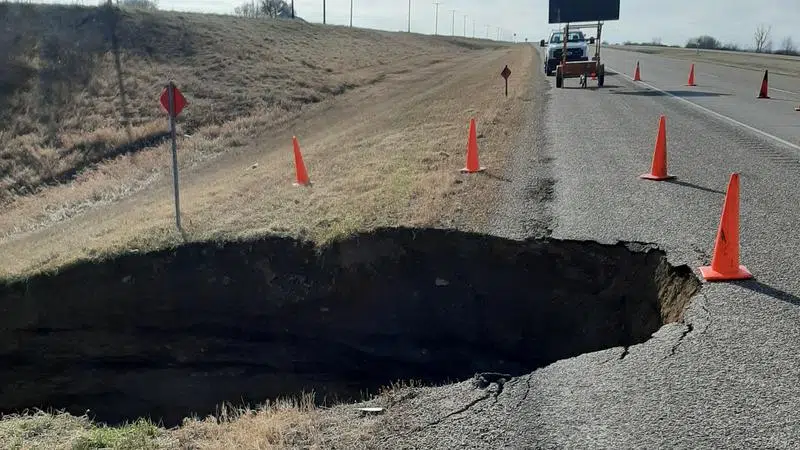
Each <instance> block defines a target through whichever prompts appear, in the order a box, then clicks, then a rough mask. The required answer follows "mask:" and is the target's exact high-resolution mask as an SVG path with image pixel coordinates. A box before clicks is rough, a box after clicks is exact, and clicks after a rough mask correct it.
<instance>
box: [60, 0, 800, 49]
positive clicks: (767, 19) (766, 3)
mask: <svg viewBox="0 0 800 450" xmlns="http://www.w3.org/2000/svg"><path fill="white" fill-rule="evenodd" d="M54 1H59V0H54ZM60 1H75V0H60ZM78 1H81V2H89V3H95V4H96V2H95V1H94V0H78ZM242 1H243V0H158V4H159V6H160V7H162V8H164V9H175V10H190V11H206V12H217V13H229V12H232V11H233V8H234V7H235V6H237V4H239V3H241V2H242ZM256 1H257V0H256ZM287 1H290V0H287ZM325 1H326V3H327V11H328V13H327V19H328V22H329V23H335V24H342V25H345V24H347V23H348V22H349V15H350V0H325ZM434 1H435V0H411V4H412V9H411V30H412V31H414V32H418V33H431V34H432V33H433V32H434V24H435V22H434V5H433V3H434ZM436 1H440V2H441V5H440V6H439V33H440V34H450V33H451V30H452V24H453V16H452V13H451V10H453V9H455V10H457V12H456V13H455V14H456V15H455V31H456V34H461V35H463V34H464V15H465V14H466V15H467V30H466V31H467V35H469V36H472V26H473V20H474V21H475V34H476V35H477V36H479V37H486V34H487V28H486V27H487V25H488V26H489V36H490V37H492V38H496V37H497V27H501V29H502V30H504V31H503V32H502V33H503V34H504V36H505V38H506V39H508V40H511V35H512V33H517V35H518V36H519V39H520V40H521V39H524V38H526V37H527V38H529V39H530V40H531V41H537V40H539V39H542V38H544V37H546V35H547V34H548V32H549V30H550V29H551V26H550V25H549V24H548V23H547V17H548V12H547V9H548V5H549V0H436ZM322 2H323V0H295V9H296V10H297V13H298V15H300V16H301V17H303V18H304V19H306V20H309V21H312V22H322ZM353 4H354V13H353V16H354V19H353V22H354V25H355V26H360V27H368V28H378V29H384V30H392V31H399V30H406V29H407V26H408V0H353ZM759 24H766V25H772V40H773V47H774V48H778V47H779V46H780V43H781V41H782V40H783V39H784V38H785V37H787V36H792V38H793V40H794V41H795V43H796V45H797V46H798V47H800V0H621V7H620V19H619V20H618V21H611V22H607V23H606V25H605V28H604V34H605V35H604V37H603V38H604V39H603V40H608V41H609V42H612V43H613V42H622V41H626V40H631V41H637V42H641V41H647V42H650V41H652V39H653V38H661V40H662V41H663V43H665V44H680V45H684V44H686V41H687V40H688V39H689V38H691V37H696V36H699V35H701V34H708V35H711V36H714V37H715V38H717V39H719V40H720V41H722V42H723V43H736V44H739V45H740V46H745V47H746V46H752V45H753V33H754V31H755V30H756V28H757V27H758V25H759Z"/></svg>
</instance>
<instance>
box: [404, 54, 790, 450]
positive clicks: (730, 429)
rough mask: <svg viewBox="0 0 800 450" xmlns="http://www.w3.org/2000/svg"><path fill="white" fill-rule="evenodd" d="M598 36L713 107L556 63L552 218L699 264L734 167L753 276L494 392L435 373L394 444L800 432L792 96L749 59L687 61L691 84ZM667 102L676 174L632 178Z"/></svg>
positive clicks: (764, 440) (588, 235) (722, 444)
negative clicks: (614, 342) (767, 95)
mask: <svg viewBox="0 0 800 450" xmlns="http://www.w3.org/2000/svg"><path fill="white" fill-rule="evenodd" d="M606 53H607V54H604V56H605V57H606V62H607V64H608V65H609V66H610V67H612V68H615V69H618V70H619V71H621V72H627V73H628V74H630V75H631V76H632V74H633V68H634V67H635V61H636V60H637V59H638V60H640V61H641V64H642V70H643V76H644V79H645V80H646V82H647V83H649V84H651V85H653V86H655V87H658V88H660V89H664V90H670V91H687V92H688V91H691V92H692V93H690V94H680V93H677V92H676V95H679V96H681V97H683V98H685V99H686V100H688V101H691V102H696V103H697V104H699V105H700V106H702V107H703V108H706V109H705V110H704V109H700V108H698V107H696V106H694V105H693V104H689V103H687V102H686V101H684V100H681V99H678V98H675V97H672V96H668V95H655V94H653V93H652V91H651V90H650V89H649V88H647V87H646V86H643V85H641V84H639V83H633V82H632V81H631V80H630V79H628V78H626V77H625V76H624V75H623V74H620V73H617V74H610V75H609V76H608V78H607V79H606V87H605V88H603V89H596V88H592V84H591V82H590V88H589V89H580V88H578V87H577V85H578V83H577V80H574V79H572V80H567V81H566V87H567V88H566V89H555V88H553V87H552V86H553V85H554V78H549V79H548V82H549V83H550V84H551V87H550V89H547V94H546V95H547V96H548V103H547V106H546V108H545V111H544V112H543V114H544V115H545V117H546V118H545V119H544V120H543V121H542V124H541V129H540V130H538V131H537V132H539V133H541V135H540V136H539V137H538V139H537V142H538V143H539V144H542V143H545V144H546V145H547V147H548V152H549V155H550V157H551V158H552V165H551V166H550V169H549V170H550V172H551V173H549V174H547V176H548V177H552V178H553V179H554V180H555V184H554V186H553V194H552V203H551V208H550V209H551V211H550V212H549V214H550V215H551V227H552V232H553V236H554V237H558V238H571V239H587V240H597V241H601V242H616V241H617V240H630V241H645V242H654V243H657V244H658V245H659V246H661V247H662V248H663V249H665V250H666V251H667V252H668V254H669V258H670V260H671V262H672V263H673V264H687V265H689V266H691V267H693V268H696V267H698V266H699V265H701V264H708V263H709V262H710V255H711V252H712V249H713V245H714V238H715V234H716V230H717V226H718V223H719V216H720V213H721V210H722V204H723V200H724V191H725V189H726V187H727V183H728V180H729V178H730V175H731V173H732V172H738V173H740V175H741V239H742V245H741V262H742V263H743V264H744V265H746V266H747V267H748V268H749V269H750V270H751V271H752V272H753V274H754V275H755V277H756V280H753V281H748V282H736V283H719V284H704V285H703V287H702V289H701V292H700V293H699V294H698V295H697V296H696V297H695V298H694V300H693V302H692V304H691V305H690V307H689V309H688V311H687V315H686V319H685V322H686V323H681V324H670V325H666V326H664V327H662V328H661V329H660V330H659V331H658V332H657V333H655V334H654V336H653V338H652V339H650V340H649V341H647V342H645V343H643V344H640V345H636V346H632V347H630V348H629V349H628V352H627V353H625V349H623V348H613V349H608V350H605V351H600V352H595V353H590V354H585V355H581V356H579V357H576V358H571V359H567V360H562V361H559V362H556V363H554V364H552V365H550V366H548V367H545V368H543V369H540V370H537V371H536V372H534V373H532V374H530V375H529V376H525V377H520V378H516V379H513V380H511V381H509V382H507V383H505V385H504V389H503V391H502V393H501V394H499V395H497V396H496V397H495V396H494V395H490V394H487V393H486V392H485V391H482V390H479V389H475V388H474V387H473V386H472V385H471V384H470V383H469V382H464V383H459V384H454V385H450V386H445V387H440V388H435V389H430V390H428V391H426V392H425V393H423V395H420V396H418V398H417V399H415V400H414V401H413V402H412V403H410V404H409V405H408V406H407V407H408V408H409V411H410V412H411V411H413V414H410V416H411V417H417V418H418V419H417V420H416V421H414V420H412V422H415V423H404V424H403V427H411V428H413V429H414V433H412V434H410V435H407V436H405V437H404V438H403V439H402V444H401V446H402V447H403V448H433V447H436V448H493V449H494V448H575V449H588V448H609V449H612V448H613V449H623V448H648V449H652V448H671V449H674V448H681V449H683V448H685V449H695V448H742V449H753V448H798V446H800V350H798V347H800V275H799V273H800V236H799V235H798V233H797V231H798V228H800V178H799V177H800V151H798V148H795V147H793V146H792V142H793V143H795V144H796V143H798V140H797V139H798V137H799V136H800V132H799V131H798V128H797V125H800V113H797V112H794V111H793V108H791V109H790V108H788V106H789V105H788V104H787V103H788V102H783V101H780V100H773V101H768V100H767V101H760V100H756V99H755V93H757V90H758V83H759V82H760V78H759V76H758V74H756V73H749V72H748V71H746V70H743V71H741V72H739V71H736V70H735V69H731V68H727V67H725V68H723V67H715V66H711V65H709V64H698V65H697V66H696V71H697V72H696V76H697V82H698V84H700V86H698V87H695V88H687V87H683V86H682V84H685V82H686V80H685V77H686V75H687V74H688V66H687V65H686V64H685V62H675V61H673V60H667V59H659V58H658V57H656V56H652V55H638V54H633V53H626V52H622V51H608V52H606ZM732 70H733V71H732ZM726 74H732V75H730V76H728V75H726ZM710 75H716V76H718V77H719V78H713V80H714V81H712V77H711V76H710ZM775 78H779V77H775ZM771 81H772V82H773V83H774V84H776V85H779V86H781V88H786V90H787V91H788V90H794V91H795V92H798V91H800V89H798V88H797V87H792V85H791V84H789V80H780V79H779V80H771ZM595 86H596V85H595ZM701 92H725V93H728V94H729V95H719V96H713V95H700V94H699V93H701ZM776 97H778V96H777V95H776ZM661 114H664V115H665V116H666V117H667V146H668V159H669V171H670V173H671V174H673V175H676V176H677V177H678V178H677V180H676V182H673V183H669V182H652V181H644V180H641V179H639V175H640V174H642V173H645V172H648V171H649V168H650V163H651V159H652V152H653V146H654V143H655V135H656V129H657V123H658V117H659V115H661ZM720 114H721V115H724V116H729V117H730V118H731V119H733V120H735V121H738V122H743V123H744V125H746V126H742V125H738V124H736V122H733V121H731V120H729V119H726V118H723V117H721V116H720ZM778 124H780V126H779V125H778ZM748 127H749V128H748ZM758 130H760V132H759V131H758ZM763 133H768V134H774V135H775V137H776V138H778V139H779V140H776V139H774V138H770V137H767V136H765V135H764V134H763ZM780 140H783V141H787V143H785V144H782V143H780ZM539 150H541V149H539ZM528 151H529V150H528ZM535 153H536V154H537V156H536V157H537V158H542V157H544V156H543V155H542V154H541V152H540V151H537V152H535ZM531 176H541V174H538V175H531ZM695 272H696V273H697V271H696V270H695ZM698 275H699V274H698ZM445 413H446V414H445ZM430 417H441V419H438V420H436V421H429V420H428V419H427V418H430ZM416 422H418V423H416ZM434 443H435V444H434Z"/></svg>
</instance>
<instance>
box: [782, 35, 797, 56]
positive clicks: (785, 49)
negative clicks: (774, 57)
mask: <svg viewBox="0 0 800 450" xmlns="http://www.w3.org/2000/svg"><path fill="white" fill-rule="evenodd" d="M781 52H782V53H783V54H785V55H794V54H795V48H794V41H792V37H791V36H786V37H785V38H783V41H782V42H781Z"/></svg>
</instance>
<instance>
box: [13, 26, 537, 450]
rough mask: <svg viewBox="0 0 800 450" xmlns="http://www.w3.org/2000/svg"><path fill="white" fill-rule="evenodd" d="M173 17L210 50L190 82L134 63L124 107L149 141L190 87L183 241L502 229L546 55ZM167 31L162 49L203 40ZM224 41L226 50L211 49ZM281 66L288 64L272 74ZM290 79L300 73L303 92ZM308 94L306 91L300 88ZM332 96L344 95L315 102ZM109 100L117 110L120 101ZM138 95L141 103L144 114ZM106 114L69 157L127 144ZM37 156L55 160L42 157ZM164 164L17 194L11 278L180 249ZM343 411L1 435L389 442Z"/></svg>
mask: <svg viewBox="0 0 800 450" xmlns="http://www.w3.org/2000/svg"><path fill="white" fill-rule="evenodd" d="M137 14H139V13H137ZM171 16H172V17H184V20H185V21H192V20H193V21H199V22H200V23H202V24H203V26H202V27H194V28H193V29H195V30H196V33H201V34H202V36H204V37H203V38H202V39H201V38H199V37H192V38H191V39H190V38H188V37H187V38H186V39H185V41H187V42H194V41H197V42H198V44H197V45H195V46H194V47H193V48H195V50H194V51H193V52H188V51H186V49H183V50H180V48H178V49H176V50H174V53H172V54H171V56H170V57H172V58H185V59H184V60H183V61H184V64H183V65H180V64H168V63H166V62H164V58H159V57H152V56H148V57H146V58H145V57H143V56H141V55H140V56H137V57H134V56H130V54H129V56H127V59H126V61H128V62H126V67H131V65H132V64H134V61H139V62H138V63H136V64H139V66H137V67H139V69H140V70H138V71H133V70H131V71H130V73H134V72H135V73H137V74H139V75H136V76H140V75H141V77H142V79H147V81H138V82H134V81H130V82H129V83H130V84H131V85H136V86H137V87H138V88H140V89H136V91H137V92H138V93H137V94H133V93H131V95H130V96H128V98H129V101H130V104H131V105H133V104H140V103H141V104H144V105H145V106H142V107H141V110H139V111H138V112H137V114H136V116H137V117H143V118H144V119H143V120H142V121H141V122H139V123H138V124H136V125H134V127H133V130H136V129H137V128H136V127H140V128H141V131H133V132H134V133H139V134H140V135H146V134H147V131H145V130H146V128H145V127H148V126H150V125H148V124H150V123H153V124H156V123H157V120H158V117H160V116H159V114H160V113H159V111H158V110H157V108H156V107H155V106H152V105H151V103H152V102H153V101H154V95H153V92H157V91H158V88H159V86H160V82H161V80H162V79H163V78H165V76H166V74H169V73H173V74H175V77H176V78H177V79H179V80H182V81H181V82H180V87H181V88H182V89H183V90H184V92H186V94H187V96H188V97H189V100H190V102H192V103H191V106H190V107H189V109H188V110H187V113H186V117H185V118H183V119H182V123H181V129H182V130H183V131H184V132H186V133H187V134H189V135H190V136H189V137H181V138H180V140H179V149H180V163H181V171H182V172H181V189H182V191H181V193H182V197H181V201H182V207H183V213H184V215H183V218H184V225H185V234H186V238H188V239H189V240H206V239H238V238H242V237H247V236H251V235H261V234H266V233H281V234H290V235H294V236H303V237H306V238H310V239H314V240H316V241H318V242H325V241H328V240H331V239H335V238H337V237H340V236H343V235H346V234H348V233H351V232H354V231H358V230H364V229H369V228H374V227H378V226H394V225H419V226H440V227H458V228H461V229H466V230H470V229H471V230H480V229H482V226H483V224H484V223H485V222H486V219H487V218H488V216H489V215H490V214H491V213H492V210H491V208H490V204H489V203H490V199H491V198H492V195H493V193H494V192H497V191H499V187H500V186H501V184H502V183H504V182H505V181H504V180H503V179H502V175H503V172H504V171H505V163H506V161H507V159H508V156H509V155H508V150H509V149H510V148H511V145H512V144H513V143H514V140H515V136H516V130H518V129H519V128H520V126H522V124H523V123H525V121H526V117H525V114H524V111H525V110H526V109H527V108H526V107H525V106H524V103H525V102H530V101H536V99H535V98H534V85H535V82H536V81H537V79H536V78H535V77H537V76H540V75H539V71H538V70H537V68H538V63H537V62H536V61H535V58H536V50H535V48H533V47H531V46H528V45H518V46H496V45H492V44H484V43H480V42H477V41H472V42H470V41H459V40H452V39H445V38H432V37H423V36H414V35H404V34H392V33H378V32H372V31H365V30H347V29H342V28H337V27H327V28H325V27H319V26H313V25H301V24H293V23H266V24H265V23H263V22H259V23H257V24H254V23H253V22H249V21H246V20H242V19H233V18H225V17H213V16H209V17H205V16H203V17H201V16H195V15H188V14H172V15H171ZM131 17H134V18H135V17H149V16H146V15H142V16H133V15H132V16H131ZM131 20H133V19H131ZM136 20H142V21H144V19H141V18H140V19H136ZM148 20H149V21H151V22H152V21H156V22H157V21H158V20H160V19H158V18H157V16H153V17H150V18H149V19H148ZM160 26H161V27H162V28H164V27H166V25H164V24H163V23H162V24H161V25H160ZM184 27H185V25H184ZM166 28H167V30H166V31H165V30H164V29H162V30H161V32H160V33H157V35H158V36H161V35H162V34H163V33H166V32H172V33H178V34H179V35H181V36H185V35H187V34H189V35H190V33H189V32H188V31H187V32H186V33H182V32H180V30H178V31H176V30H174V29H172V28H170V27H166ZM228 30H230V32H231V33H230V34H233V33H236V34H241V35H247V36H251V37H253V38H254V39H256V40H266V39H273V40H274V39H278V38H281V39H284V40H283V41H281V43H280V45H277V46H273V47H269V46H260V45H259V46H255V45H254V46H252V47H250V48H248V49H242V48H239V47H237V46H235V45H233V44H232V43H235V42H237V41H235V40H234V38H232V37H230V36H228V35H226V33H224V31H228ZM248 33H249V34H248ZM225 42H227V43H228V44H226V45H228V47H225V46H222V47H218V48H216V49H215V47H214V46H215V45H216V46H220V45H223V44H224V43H225ZM337 46H338V47H337ZM177 47H180V45H178V46H177ZM177 47H176V48H177ZM200 47H203V48H204V50H203V51H202V52H201V51H200V50H197V49H199V48H200ZM334 48H336V50H335V51H334ZM270 49H272V50H270ZM277 49H281V50H280V51H279V50H277ZM282 49H287V50H285V52H284V50H282ZM184 54H190V55H191V56H185V55H184ZM182 55H184V56H182ZM237 55H238V56H239V57H241V58H243V61H244V62H242V61H238V59H237ZM106 57H108V55H106ZM136 58H140V59H136ZM189 58H191V59H189ZM270 58H272V59H274V60H276V61H277V60H279V63H276V64H272V65H267V63H266V62H265V61H271V60H272V59H270ZM215 61H216V64H219V65H220V67H219V68H217V66H216V65H214V64H212V62H215ZM237 64H239V65H238V66H237ZM505 64H508V65H509V66H510V67H511V68H512V70H513V71H514V73H513V75H512V77H511V79H510V95H509V97H508V98H505V97H503V95H502V92H503V91H502V86H503V84H502V79H501V78H500V76H499V72H500V70H501V69H502V67H503V66H504V65H505ZM310 66H313V67H310ZM252 67H258V68H260V69H259V70H260V71H255V72H254V71H252V70H251V69H252ZM286 67H288V68H292V70H289V69H286ZM351 68H352V70H350V69H351ZM294 69H296V70H302V71H305V72H302V75H299V74H297V73H299V72H297V73H296V72H294ZM126 73H129V72H128V71H127V69H126ZM145 74H146V75H145ZM278 74H280V75H278ZM273 75H274V76H273ZM271 76H272V78H270V77H271ZM126 77H128V78H130V77H133V75H126ZM292 77H294V78H292ZM128 78H126V79H128ZM539 81H540V80H539ZM108 82H109V83H110V82H111V81H108ZM126 83H128V82H126ZM136 83H140V84H136ZM280 83H285V84H284V85H280ZM299 83H306V86H304V87H301V88H298V85H299ZM126 85H127V84H126ZM343 85H347V86H348V88H347V89H342V90H341V91H342V92H337V89H336V86H343ZM278 86H282V87H281V88H280V89H279V88H278ZM144 88H147V89H144ZM326 89H327V90H330V91H331V92H328V93H324V95H320V98H318V99H315V100H313V101H310V102H308V101H307V99H308V98H311V97H313V96H314V95H317V94H314V93H320V92H323V91H324V90H326ZM139 91H143V92H144V93H141V92H139ZM284 91H286V92H289V94H285V93H284ZM131 92H133V91H131ZM264 92H270V93H272V94H270V95H271V96H272V97H270V98H275V96H281V95H283V96H284V97H281V98H283V100H281V101H277V102H276V101H273V100H270V101H267V100H266V97H267V96H266V94H264V95H260V94H258V93H264ZM26 95H28V94H26ZM30 95H33V94H30ZM108 95H109V96H111V97H113V98H116V97H114V96H113V93H111V92H110V91H109V94H108ZM134 95H140V97H136V99H137V100H136V101H134ZM303 95H304V96H306V97H298V96H303ZM230 97H233V98H234V100H233V101H231V100H230ZM303 99H306V100H303ZM117 100H118V99H117ZM147 102H150V103H147ZM291 102H296V103H291ZM304 102H305V103H304ZM107 104H108V105H111V104H112V103H111V101H110V100H109V102H108V103H107ZM87 105H88V104H87V103H83V107H84V108H87V107H88V106H87ZM280 105H283V106H280ZM287 105H288V106H287ZM300 105H302V108H300V107H299V106H300ZM109 108H110V107H109ZM109 113H110V110H106V111H105V112H101V111H89V112H87V113H86V114H87V116H90V117H93V118H87V119H86V121H83V120H80V121H77V120H76V121H75V123H76V124H78V123H81V124H87V125H86V129H85V133H81V132H79V131H76V129H74V130H72V131H70V132H66V131H65V132H62V133H61V134H60V136H61V138H60V139H61V140H62V144H65V143H68V144H71V145H73V146H74V145H75V143H76V142H86V141H93V140H94V141H98V140H102V141H104V142H115V143H119V142H123V141H122V140H121V139H123V135H124V134H120V133H126V131H125V130H124V128H121V127H120V126H119V117H117V116H114V117H111V118H110V119H109V121H108V122H107V123H106V122H103V120H105V119H103V117H104V114H109ZM80 114H82V112H81V113H80ZM73 115H75V116H78V115H79V113H78V110H75V111H73ZM471 117H475V118H476V119H477V121H478V133H479V146H480V151H481V154H480V157H481V163H482V165H484V166H486V167H487V168H488V169H489V170H488V172H487V173H484V174H479V175H465V174H461V173H459V169H461V168H462V167H463V165H464V151H465V148H466V145H465V144H466V137H467V125H468V121H469V119H470V118H471ZM19 120H21V121H25V120H30V119H29V118H28V119H26V118H24V117H23V118H20V119H19ZM92 121H94V122H92ZM89 123H93V125H88V124H89ZM104 124H105V125H104ZM37 130H39V129H38V128H37ZM103 130H107V131H103ZM32 133H40V131H31V133H28V134H22V135H19V134H15V135H14V136H12V139H15V141H14V142H23V141H25V139H28V140H29V141H30V142H34V143H35V142H40V143H41V142H42V141H41V139H43V136H44V135H41V134H38V135H35V136H29V135H30V134H32ZM293 135H297V136H298V137H299V139H300V142H301V145H302V148H303V154H304V158H305V162H306V165H307V166H308V169H309V171H310V175H311V179H312V181H313V182H314V185H313V186H312V187H309V188H306V187H296V186H293V185H292V180H293V175H294V172H293V170H294V167H293V160H292V153H291V137H292V136H293ZM26 136H27V137H26ZM37 136H38V137H37ZM92 136H93V137H92ZM4 139H8V136H7V135H6V137H5V138H4ZM37 139H39V140H38V141H37ZM81 139H83V141H81ZM4 142H8V141H4ZM115 145H116V144H115ZM3 148H8V147H6V146H5V144H4V147H3ZM35 151H36V152H46V151H45V150H44V147H37V149H36V150H35ZM169 158H170V156H169V152H168V146H167V145H166V144H160V145H158V146H155V147H152V148H141V149H138V150H137V151H133V152H130V153H126V154H123V155H119V156H115V157H114V158H113V159H110V160H105V161H102V162H100V163H94V164H91V165H89V166H87V167H86V168H85V169H84V170H82V171H81V172H80V173H79V174H77V175H76V176H75V177H74V178H72V179H70V180H69V181H68V182H66V183H61V184H57V185H55V186H51V187H47V188H45V189H41V190H39V191H38V192H36V193H35V194H25V195H20V194H14V195H13V198H12V201H11V202H10V203H7V204H6V205H5V206H3V207H1V208H2V209H0V236H3V237H4V238H3V241H2V243H1V244H0V255H2V256H1V258H0V278H11V277H24V276H29V275H32V274H34V273H36V272H40V271H45V270H57V269H58V268H60V267H63V266H64V265H65V264H70V263H72V262H75V261H76V260H79V259H90V258H104V257H110V256H113V255H115V254H118V253H121V252H129V251H134V250H136V251H144V250H150V249H156V248H161V247H164V246H170V245H176V244H179V243H181V242H183V239H184V237H183V236H181V234H179V233H177V232H176V230H175V229H174V222H173V220H174V218H173V209H172V208H173V205H172V183H171V179H170V173H169ZM13 161H14V164H21V163H19V162H17V161H18V159H13ZM65 164H66V165H65V166H64V167H69V164H67V163H65ZM17 167H19V166H17ZM34 179H35V177H32V178H29V181H30V180H34ZM31 183H33V184H36V183H34V182H32V181H31ZM38 187H41V184H39V185H38ZM412 390H413V389H412V388H411V387H408V386H402V385H395V386H393V387H391V388H389V389H387V390H385V391H384V392H382V393H381V396H380V398H379V400H377V401H378V402H379V403H380V404H382V405H387V406H391V405H393V404H395V403H398V402H403V401H404V399H406V398H409V396H413V393H412ZM337 408H338V409H337ZM337 408H333V409H330V410H326V409H317V408H314V407H313V406H312V402H310V400H309V398H308V397H304V398H303V399H301V400H300V401H296V402H292V401H288V400H287V401H279V402H277V403H275V404H269V405H267V406H264V407H261V408H257V409H240V410H236V409H228V410H223V414H222V415H221V416H220V417H216V418H196V419H187V420H186V421H185V422H184V424H183V425H182V426H181V427H178V428H176V429H172V430H165V429H163V428H160V427H157V426H155V425H153V424H151V423H149V422H146V421H138V422H135V423H133V424H130V425H127V426H121V427H104V426H101V425H98V424H95V423H93V422H92V421H91V420H89V419H88V418H86V417H73V416H69V415H66V414H45V413H38V414H33V415H24V416H9V417H4V418H3V420H0V442H2V443H3V446H7V447H10V448H20V449H22V448H25V449H28V448H31V449H34V448H47V449H60V448H87V449H88V448H106V447H108V448H137V449H139V448H192V449H201V448H202V449H206V448H207V449H227V448H242V449H264V448H286V447H294V448H347V449H357V448H365V446H366V445H367V444H366V443H368V442H370V440H371V439H373V436H375V435H376V430H379V429H381V428H382V427H385V423H382V422H381V420H380V419H377V418H376V419H372V418H366V419H363V418H362V419H361V420H358V421H355V420H354V417H357V414H358V413H357V412H355V411H354V410H353V408H352V406H340V407H337Z"/></svg>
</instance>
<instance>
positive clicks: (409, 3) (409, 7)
mask: <svg viewBox="0 0 800 450" xmlns="http://www.w3.org/2000/svg"><path fill="white" fill-rule="evenodd" d="M408 32H409V33H411V0H408Z"/></svg>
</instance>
